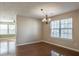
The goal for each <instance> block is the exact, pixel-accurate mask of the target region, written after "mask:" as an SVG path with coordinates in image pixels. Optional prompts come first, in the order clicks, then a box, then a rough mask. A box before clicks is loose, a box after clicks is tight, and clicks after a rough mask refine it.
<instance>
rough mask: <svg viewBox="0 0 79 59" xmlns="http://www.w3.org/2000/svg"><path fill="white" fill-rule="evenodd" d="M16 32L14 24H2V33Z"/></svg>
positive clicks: (0, 28)
mask: <svg viewBox="0 0 79 59" xmlns="http://www.w3.org/2000/svg"><path fill="white" fill-rule="evenodd" d="M4 34H5V35H7V34H15V25H14V24H0V35H4Z"/></svg>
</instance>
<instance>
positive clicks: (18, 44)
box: [16, 41, 42, 46]
mask: <svg viewBox="0 0 79 59" xmlns="http://www.w3.org/2000/svg"><path fill="white" fill-rule="evenodd" d="M39 42H42V41H34V42H28V43H23V44H17V45H16V46H21V45H28V44H34V43H39Z"/></svg>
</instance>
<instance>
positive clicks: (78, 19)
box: [43, 10, 79, 51]
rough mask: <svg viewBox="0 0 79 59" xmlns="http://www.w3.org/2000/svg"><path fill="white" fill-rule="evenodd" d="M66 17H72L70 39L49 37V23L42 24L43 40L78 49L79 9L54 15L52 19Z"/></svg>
mask: <svg viewBox="0 0 79 59" xmlns="http://www.w3.org/2000/svg"><path fill="white" fill-rule="evenodd" d="M67 17H72V19H73V29H72V31H73V34H72V40H68V39H61V38H54V37H51V34H50V33H51V30H50V24H43V39H44V40H43V41H45V42H50V43H51V44H56V45H61V46H64V47H67V48H71V49H74V50H78V51H79V10H76V11H73V12H68V13H64V14H61V15H57V16H54V17H52V21H53V20H56V19H57V20H59V19H61V18H67Z"/></svg>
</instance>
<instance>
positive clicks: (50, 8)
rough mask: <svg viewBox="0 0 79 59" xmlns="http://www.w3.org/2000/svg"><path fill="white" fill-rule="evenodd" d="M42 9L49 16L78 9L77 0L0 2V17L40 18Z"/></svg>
mask: <svg viewBox="0 0 79 59" xmlns="http://www.w3.org/2000/svg"><path fill="white" fill-rule="evenodd" d="M41 8H42V9H44V10H45V11H46V12H47V14H48V15H49V16H55V15H58V14H61V13H65V12H69V11H72V10H76V9H79V3H78V2H73V3H72V2H56V3H55V2H0V17H1V16H4V17H7V15H8V16H14V15H23V16H28V17H36V18H42V17H43V14H42V12H41V11H40V9H41Z"/></svg>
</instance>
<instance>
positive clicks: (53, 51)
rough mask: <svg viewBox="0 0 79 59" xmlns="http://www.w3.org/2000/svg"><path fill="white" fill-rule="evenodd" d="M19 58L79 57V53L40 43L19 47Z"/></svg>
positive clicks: (17, 50)
mask: <svg viewBox="0 0 79 59" xmlns="http://www.w3.org/2000/svg"><path fill="white" fill-rule="evenodd" d="M16 55H17V56H79V52H76V51H72V50H69V49H65V48H62V47H59V46H55V45H51V44H48V43H44V42H40V43H35V44H29V45H22V46H17V48H16Z"/></svg>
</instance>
